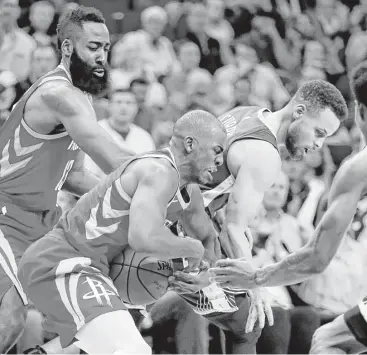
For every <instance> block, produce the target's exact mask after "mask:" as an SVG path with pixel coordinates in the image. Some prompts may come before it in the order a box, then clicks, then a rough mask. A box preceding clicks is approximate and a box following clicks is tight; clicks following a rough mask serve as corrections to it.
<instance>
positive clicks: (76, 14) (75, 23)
mask: <svg viewBox="0 0 367 355" xmlns="http://www.w3.org/2000/svg"><path fill="white" fill-rule="evenodd" d="M85 22H96V23H103V24H104V23H105V19H104V17H103V15H102V13H101V12H100V11H99V10H97V9H96V8H94V7H85V6H78V7H76V8H73V9H70V10H69V11H66V12H65V13H64V14H62V16H61V18H60V20H59V23H58V24H57V47H58V48H59V49H61V44H62V42H63V41H64V40H65V39H68V38H73V37H74V36H75V32H76V30H78V29H82V26H83V24H84V23H85Z"/></svg>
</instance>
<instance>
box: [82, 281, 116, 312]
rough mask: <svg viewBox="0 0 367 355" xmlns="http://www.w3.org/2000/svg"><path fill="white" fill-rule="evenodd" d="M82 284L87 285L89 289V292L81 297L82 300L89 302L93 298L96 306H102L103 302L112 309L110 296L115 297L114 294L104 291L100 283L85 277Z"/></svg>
mask: <svg viewBox="0 0 367 355" xmlns="http://www.w3.org/2000/svg"><path fill="white" fill-rule="evenodd" d="M85 279H86V280H85V281H84V282H83V283H88V285H89V287H90V288H91V291H90V292H87V293H86V294H84V296H83V300H89V299H93V298H95V299H96V301H97V302H98V304H100V305H102V304H103V302H104V301H105V302H106V303H107V304H108V305H109V306H110V307H112V304H111V300H110V296H117V295H116V293H115V292H113V291H111V290H106V288H105V287H104V285H103V284H102V282H101V281H98V280H94V279H91V278H90V277H88V276H87V277H86V278H85Z"/></svg>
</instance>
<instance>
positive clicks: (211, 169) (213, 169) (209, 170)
mask: <svg viewBox="0 0 367 355" xmlns="http://www.w3.org/2000/svg"><path fill="white" fill-rule="evenodd" d="M216 171H217V168H216V167H211V168H209V169H206V173H207V176H208V179H209V180H210V181H211V180H213V175H212V174H213V173H215V172H216Z"/></svg>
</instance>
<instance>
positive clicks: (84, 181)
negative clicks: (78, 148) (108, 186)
mask: <svg viewBox="0 0 367 355" xmlns="http://www.w3.org/2000/svg"><path fill="white" fill-rule="evenodd" d="M84 157H85V153H84V152H80V153H79V154H78V156H77V158H76V160H75V163H74V165H73V168H72V169H71V170H70V172H69V174H68V177H67V179H66V180H65V183H64V185H63V187H62V189H63V190H65V191H68V192H70V193H72V194H73V195H75V196H77V197H81V196H82V195H84V194H85V193H87V192H88V191H90V190H92V189H93V187H94V186H96V185H97V184H98V183H99V181H100V179H99V178H98V177H97V176H96V175H94V174H93V173H92V172H90V171H89V170H88V169H86V168H85V165H84Z"/></svg>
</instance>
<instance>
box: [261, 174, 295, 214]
mask: <svg viewBox="0 0 367 355" xmlns="http://www.w3.org/2000/svg"><path fill="white" fill-rule="evenodd" d="M288 188H289V181H288V177H287V175H286V174H285V173H283V172H282V173H281V174H280V175H279V177H278V179H277V180H276V181H275V183H274V184H273V185H272V186H271V187H270V189H269V190H268V191H266V192H265V194H264V199H263V205H264V207H265V209H266V210H267V211H269V210H274V209H280V208H282V207H283V205H284V204H285V201H286V198H287V195H288Z"/></svg>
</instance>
